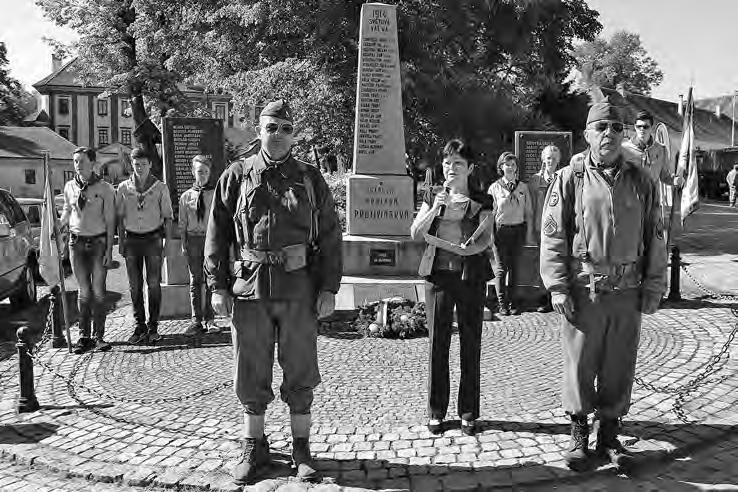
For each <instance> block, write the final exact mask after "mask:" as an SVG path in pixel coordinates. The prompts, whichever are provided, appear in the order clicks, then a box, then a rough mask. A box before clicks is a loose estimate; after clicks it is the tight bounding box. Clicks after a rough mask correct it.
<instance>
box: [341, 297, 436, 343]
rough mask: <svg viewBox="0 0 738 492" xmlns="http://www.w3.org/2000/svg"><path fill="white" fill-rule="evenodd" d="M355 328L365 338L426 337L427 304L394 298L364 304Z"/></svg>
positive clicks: (360, 308)
mask: <svg viewBox="0 0 738 492" xmlns="http://www.w3.org/2000/svg"><path fill="white" fill-rule="evenodd" d="M385 306H386V319H384V312H385ZM354 328H355V329H356V331H358V332H359V333H361V334H362V335H364V336H365V337H372V338H400V339H405V338H415V337H422V336H426V335H428V327H427V325H426V319H425V303H424V302H414V301H410V300H408V299H404V298H402V297H393V298H391V299H385V300H382V301H375V302H370V303H367V304H364V305H363V306H360V307H359V315H358V317H357V318H356V320H355V321H354Z"/></svg>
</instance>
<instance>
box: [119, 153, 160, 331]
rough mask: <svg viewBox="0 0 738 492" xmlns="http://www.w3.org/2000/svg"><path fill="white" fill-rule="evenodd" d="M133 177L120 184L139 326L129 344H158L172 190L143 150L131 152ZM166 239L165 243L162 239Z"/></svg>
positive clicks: (123, 242) (123, 243)
mask: <svg viewBox="0 0 738 492" xmlns="http://www.w3.org/2000/svg"><path fill="white" fill-rule="evenodd" d="M131 161H132V162H133V175H132V176H131V177H130V179H127V180H125V181H123V182H122V183H120V184H119V185H118V191H117V194H116V201H117V207H118V218H119V220H118V226H119V232H118V249H119V251H120V255H121V256H123V257H125V259H126V271H127V273H128V283H129V285H130V287H131V301H132V303H133V317H134V318H135V320H136V326H135V328H134V330H133V334H132V335H131V336H130V338H129V339H128V342H129V343H145V342H146V341H147V340H148V341H149V342H156V341H157V340H159V339H160V338H161V335H159V331H158V327H159V310H160V308H161V263H162V257H163V256H164V252H165V248H167V247H170V246H168V245H170V244H171V234H172V216H173V212H172V200H171V198H170V197H169V188H167V185H165V184H164V183H163V182H161V181H159V180H158V179H157V178H156V177H155V176H154V175H153V174H151V162H150V161H149V157H148V155H146V152H145V151H144V150H143V149H141V148H136V149H133V152H131ZM165 237H166V240H165V242H164V243H163V244H162V239H164V238H165ZM144 265H145V266H146V292H147V294H148V301H149V302H148V304H149V321H148V323H147V322H146V310H145V309H144V297H143V284H144Z"/></svg>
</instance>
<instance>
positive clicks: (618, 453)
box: [541, 101, 666, 471]
mask: <svg viewBox="0 0 738 492" xmlns="http://www.w3.org/2000/svg"><path fill="white" fill-rule="evenodd" d="M584 136H585V139H586V140H587V142H588V143H589V148H588V149H587V150H586V151H585V152H583V153H580V154H577V155H575V156H574V157H572V160H571V163H570V165H569V166H567V167H565V168H564V169H562V170H560V171H559V172H558V173H557V174H556V177H555V178H554V181H553V183H552V184H551V186H550V187H549V189H548V193H547V196H546V203H545V205H544V209H543V219H542V220H543V222H542V228H541V229H542V230H541V277H542V279H543V282H544V285H545V286H546V288H547V289H548V290H549V291H550V292H551V297H552V299H551V301H552V305H553V308H554V310H555V311H556V312H557V313H560V314H562V315H563V316H562V317H561V330H562V333H561V338H562V343H563V353H564V377H563V406H564V410H565V411H566V413H567V414H569V415H570V417H571V444H570V449H569V450H568V451H567V452H566V453H565V455H564V458H565V460H566V462H567V464H568V465H569V467H570V468H572V469H574V470H577V471H580V470H584V469H586V468H587V467H588V466H589V453H588V446H589V424H588V415H589V414H590V413H592V412H595V414H596V418H597V419H598V420H599V430H598V433H597V452H598V454H599V455H601V456H603V457H607V458H609V459H610V461H612V462H613V463H615V464H616V465H617V466H619V467H627V466H628V465H629V464H631V463H632V461H631V460H632V456H631V455H630V454H629V453H628V451H627V450H626V449H625V448H624V447H623V446H622V444H621V443H620V441H619V440H618V438H617V436H618V432H619V426H620V418H621V417H623V416H624V415H626V414H627V413H628V408H629V406H630V394H631V390H632V386H633V377H634V373H635V365H636V355H637V351H638V339H639V334H640V326H641V315H642V314H651V313H654V312H655V311H656V309H657V308H658V306H659V301H660V300H661V295H662V294H663V292H664V291H665V289H666V255H665V245H664V233H663V222H662V220H661V217H660V213H659V202H658V194H657V191H656V187H655V184H654V182H653V180H652V179H651V177H650V176H649V175H648V173H647V171H645V170H644V169H643V168H641V167H640V166H638V165H637V164H634V163H631V162H628V161H626V160H625V159H624V158H623V156H622V148H621V143H622V139H623V122H622V118H621V112H620V108H618V107H617V106H614V105H612V104H611V103H610V102H609V101H604V102H599V103H596V104H594V105H593V106H592V108H591V109H590V111H589V114H588V117H587V127H586V130H585V131H584ZM595 380H596V384H595Z"/></svg>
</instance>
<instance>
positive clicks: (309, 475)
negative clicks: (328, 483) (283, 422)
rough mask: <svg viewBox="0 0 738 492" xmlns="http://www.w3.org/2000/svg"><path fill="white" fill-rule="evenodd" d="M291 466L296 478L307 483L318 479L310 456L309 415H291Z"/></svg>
mask: <svg viewBox="0 0 738 492" xmlns="http://www.w3.org/2000/svg"><path fill="white" fill-rule="evenodd" d="M290 427H291V428H292V466H293V467H294V468H295V469H296V470H297V478H298V479H299V480H304V481H308V482H312V481H316V480H319V479H320V474H319V473H318V470H317V469H316V466H315V461H314V460H313V457H312V455H311V454H310V414H309V413H308V414H291V415H290Z"/></svg>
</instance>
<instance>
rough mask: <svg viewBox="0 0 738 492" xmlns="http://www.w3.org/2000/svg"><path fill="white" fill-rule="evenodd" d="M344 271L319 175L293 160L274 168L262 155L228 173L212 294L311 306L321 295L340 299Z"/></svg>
mask: <svg viewBox="0 0 738 492" xmlns="http://www.w3.org/2000/svg"><path fill="white" fill-rule="evenodd" d="M306 179H307V180H309V184H308V182H307V181H306ZM310 194H312V195H313V199H312V200H311V198H310ZM311 228H312V229H313V231H314V234H313V235H314V244H309V243H310V242H311ZM315 229H317V230H315ZM231 245H235V248H234V249H235V252H236V255H237V258H235V260H236V261H235V264H234V265H233V267H231V258H229V251H230V250H231ZM293 251H294V252H297V253H293ZM300 251H302V252H304V253H303V254H306V255H307V257H306V258H305V259H304V260H305V261H302V262H300V263H301V265H298V264H295V265H294V266H292V267H290V266H289V265H288V264H287V263H288V262H289V258H295V260H297V259H299V252H300ZM342 270H343V257H342V238H341V226H340V224H339V222H338V215H337V214H336V211H335V208H334V205H333V198H332V196H331V193H330V190H329V188H328V185H327V184H326V182H325V179H324V178H323V176H322V175H321V174H320V171H319V170H318V169H316V168H315V167H313V166H311V165H309V164H306V163H304V162H300V161H298V160H297V159H295V158H294V157H293V156H292V155H291V154H290V155H288V156H287V157H286V158H285V159H283V160H282V161H272V160H271V159H270V158H269V157H268V156H267V155H266V154H265V152H264V150H263V149H262V150H261V151H260V152H259V153H257V154H256V155H253V156H250V157H248V158H246V159H244V160H242V161H238V162H235V163H233V164H231V165H230V166H229V167H228V168H227V169H226V170H225V172H224V173H223V174H222V175H221V177H220V179H219V180H218V184H217V185H216V188H215V196H214V198H213V209H212V214H211V219H210V221H209V223H208V233H207V237H206V241H205V272H206V274H207V282H208V287H209V288H210V289H211V290H221V289H222V290H228V291H229V292H232V293H233V294H234V295H236V296H238V297H239V298H242V299H268V300H290V299H295V300H297V299H300V300H305V299H306V297H309V296H310V295H315V294H317V292H319V291H329V292H333V293H336V292H338V288H339V287H340V282H341V276H342Z"/></svg>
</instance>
